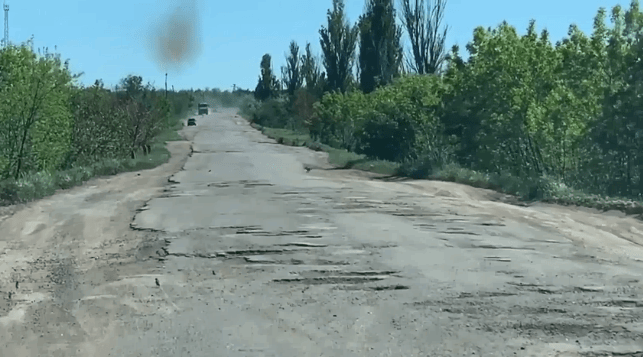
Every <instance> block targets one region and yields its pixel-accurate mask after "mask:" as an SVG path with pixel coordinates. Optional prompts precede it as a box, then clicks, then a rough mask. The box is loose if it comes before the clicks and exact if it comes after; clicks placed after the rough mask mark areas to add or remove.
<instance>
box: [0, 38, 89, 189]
mask: <svg viewBox="0 0 643 357" xmlns="http://www.w3.org/2000/svg"><path fill="white" fill-rule="evenodd" d="M0 73H1V75H0V76H1V77H0V78H1V80H0V98H2V99H1V100H0V158H1V159H0V166H2V167H0V169H2V171H1V172H0V174H1V175H2V176H3V177H4V178H6V177H14V178H18V177H20V174H21V173H22V172H25V171H29V170H32V169H41V170H52V169H55V168H57V166H58V165H60V164H61V163H62V161H63V160H64V157H65V155H66V154H67V151H68V150H69V148H70V136H71V127H72V115H71V112H70V108H69V97H70V95H71V86H72V84H73V81H74V79H75V78H77V77H76V76H73V75H72V74H71V73H70V71H69V64H68V62H65V63H63V62H62V61H61V59H60V56H59V55H56V54H51V53H49V52H48V51H45V53H44V55H42V56H38V55H36V53H34V52H33V50H32V49H31V44H30V43H29V42H28V43H27V44H24V45H22V46H8V47H6V48H4V49H2V50H1V51H0Z"/></svg>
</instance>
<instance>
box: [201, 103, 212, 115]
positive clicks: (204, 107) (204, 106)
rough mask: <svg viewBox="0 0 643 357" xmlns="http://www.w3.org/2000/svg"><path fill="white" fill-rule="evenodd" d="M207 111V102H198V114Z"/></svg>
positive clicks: (206, 112) (206, 113)
mask: <svg viewBox="0 0 643 357" xmlns="http://www.w3.org/2000/svg"><path fill="white" fill-rule="evenodd" d="M209 111H210V110H209V109H208V103H199V115H203V114H205V115H208V113H209Z"/></svg>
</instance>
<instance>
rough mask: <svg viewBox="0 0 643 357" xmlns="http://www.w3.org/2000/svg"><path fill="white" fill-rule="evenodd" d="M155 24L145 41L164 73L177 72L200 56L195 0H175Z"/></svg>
mask: <svg viewBox="0 0 643 357" xmlns="http://www.w3.org/2000/svg"><path fill="white" fill-rule="evenodd" d="M170 9H173V10H172V11H171V12H170V13H168V14H165V15H164V16H163V17H161V19H160V20H159V21H157V22H156V23H155V24H154V26H153V29H152V32H151V35H150V38H149V47H150V48H149V49H150V51H151V54H152V55H153V58H154V61H155V62H156V64H157V65H158V66H159V67H161V69H163V70H164V71H168V70H175V71H180V70H181V69H182V68H183V67H184V66H185V65H187V64H190V63H191V62H192V61H193V60H195V59H196V58H197V56H198V55H199V54H200V52H201V36H200V35H201V34H200V16H199V12H198V8H197V1H196V0H178V1H173V2H172V3H171V5H170Z"/></svg>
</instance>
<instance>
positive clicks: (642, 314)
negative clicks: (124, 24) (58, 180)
mask: <svg viewBox="0 0 643 357" xmlns="http://www.w3.org/2000/svg"><path fill="white" fill-rule="evenodd" d="M197 120H198V126H196V127H189V128H188V127H185V128H184V129H183V131H182V135H184V137H185V138H186V141H181V142H172V143H169V144H168V147H169V149H170V151H171V152H172V155H173V156H172V159H171V160H170V162H169V163H167V164H165V165H163V166H161V167H158V168H156V169H153V170H147V171H141V172H134V173H124V174H121V175H117V176H114V177H108V178H100V179H95V180H92V181H90V182H87V183H86V184H85V185H83V186H82V187H77V188H73V189H70V190H66V191H61V192H59V193H57V194H56V195H54V196H52V197H49V198H46V199H43V200H40V201H37V202H33V203H30V204H27V205H22V206H15V207H9V208H5V209H3V211H2V212H4V214H2V213H0V356H16V357H20V356H83V357H87V356H172V357H176V356H204V357H205V356H208V357H211V356H233V357H236V356H239V357H241V356H275V357H276V356H279V357H284V356H292V357H301V356H395V357H402V356H422V357H425V356H617V355H618V356H643V300H642V299H641V296H643V294H642V292H643V289H642V287H643V285H642V284H643V283H642V282H641V272H643V248H642V247H641V244H643V224H642V222H641V221H640V220H637V219H635V218H633V217H626V216H624V215H621V214H615V213H611V212H607V213H599V212H597V211H594V210H585V209H579V208H570V207H559V206H554V205H547V204H535V205H532V206H530V207H521V206H517V205H511V204H508V203H504V202H502V199H501V198H502V195H500V194H497V193H494V192H492V191H488V190H482V189H476V188H471V187H468V186H464V185H459V184H453V183H444V182H431V181H418V180H408V181H398V182H387V181H386V180H383V179H382V178H381V177H377V176H376V175H371V174H367V173H362V172H357V171H350V170H348V171H347V170H334V169H332V168H331V167H330V166H329V165H328V164H327V161H326V157H325V154H324V153H319V152H314V151H310V150H308V149H305V148H295V147H287V146H282V145H278V144H276V143H275V141H273V140H271V139H268V138H266V137H265V136H263V135H262V134H261V133H260V132H258V131H256V130H255V129H253V128H251V127H250V126H249V124H248V123H247V122H246V121H245V120H243V119H241V118H240V117H238V116H237V115H236V114H235V111H233V110H224V109H220V110H218V111H217V112H214V113H211V114H209V115H207V116H200V117H198V118H197ZM307 167H308V168H312V169H310V170H307V169H306V168H307Z"/></svg>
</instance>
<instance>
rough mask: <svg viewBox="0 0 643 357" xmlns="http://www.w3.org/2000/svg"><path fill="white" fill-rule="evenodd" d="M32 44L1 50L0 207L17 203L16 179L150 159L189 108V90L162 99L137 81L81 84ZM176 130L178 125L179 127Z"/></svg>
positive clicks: (66, 64) (54, 56)
mask: <svg viewBox="0 0 643 357" xmlns="http://www.w3.org/2000/svg"><path fill="white" fill-rule="evenodd" d="M32 43H33V42H32V40H30V41H27V42H26V43H24V44H22V45H10V46H7V47H5V48H3V49H1V50H0V183H1V185H0V201H2V202H4V203H7V202H8V203H11V202H13V201H15V200H16V199H18V197H17V196H18V194H19V192H18V191H19V187H18V186H19V185H18V184H17V183H16V182H17V180H20V179H23V178H25V177H26V176H28V175H31V174H34V173H38V172H42V173H48V174H55V173H57V172H60V171H63V170H69V169H71V168H74V167H81V166H86V165H92V164H93V163H95V162H96V161H99V160H105V159H114V160H127V159H134V158H136V157H137V156H139V155H149V153H150V150H151V144H152V142H153V140H154V139H155V138H156V137H157V136H158V135H159V134H160V133H161V132H162V131H163V130H165V129H167V128H170V127H172V126H174V125H176V124H177V123H178V121H177V118H178V117H179V116H181V115H184V114H185V113H187V111H188V110H189V109H190V108H191V107H192V106H193V102H194V95H193V93H190V92H188V91H179V92H174V91H171V92H166V91H164V90H159V89H156V88H154V87H153V86H152V85H151V84H149V83H148V84H145V83H144V82H143V78H142V77H140V76H135V75H130V76H127V77H125V78H123V79H122V80H121V81H120V82H119V84H118V85H117V86H115V88H114V89H108V88H105V86H104V84H103V82H102V81H101V80H97V81H96V82H95V83H94V85H92V86H87V87H85V86H83V85H80V84H79V83H78V78H80V76H81V75H82V73H80V74H73V73H72V72H71V71H70V69H69V61H68V60H67V61H62V60H61V57H60V54H55V53H50V52H49V51H48V50H47V49H43V50H38V51H34V49H33V45H32ZM179 125H180V124H179Z"/></svg>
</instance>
